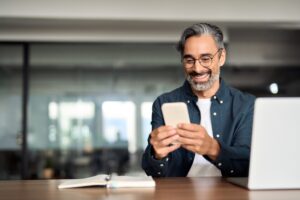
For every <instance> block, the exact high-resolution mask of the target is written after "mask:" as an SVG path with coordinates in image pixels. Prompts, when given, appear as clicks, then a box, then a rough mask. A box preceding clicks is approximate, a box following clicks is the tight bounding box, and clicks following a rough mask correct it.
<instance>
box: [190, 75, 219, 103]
mask: <svg viewBox="0 0 300 200" xmlns="http://www.w3.org/2000/svg"><path fill="white" fill-rule="evenodd" d="M219 87H220V81H219V80H217V81H215V82H214V84H213V86H212V87H211V88H210V89H208V90H205V91H196V90H194V89H192V90H193V93H194V94H195V95H196V96H197V97H198V98H199V99H208V98H211V97H212V96H214V95H215V94H216V93H217V91H218V89H219Z"/></svg>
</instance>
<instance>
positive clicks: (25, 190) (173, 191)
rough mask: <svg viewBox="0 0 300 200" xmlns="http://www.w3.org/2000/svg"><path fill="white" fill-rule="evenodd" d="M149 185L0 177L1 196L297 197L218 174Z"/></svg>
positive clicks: (67, 199)
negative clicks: (70, 185)
mask: <svg viewBox="0 0 300 200" xmlns="http://www.w3.org/2000/svg"><path fill="white" fill-rule="evenodd" d="M155 181H156V184H157V185H156V188H153V189H106V188H99V187H90V188H77V189H63V190H59V189H57V185H58V184H59V183H60V182H61V181H60V180H32V181H0V199H1V200H11V199H13V200H15V199H21V200H29V199H30V200H36V199H38V200H48V199H53V200H60V199H63V200H90V199H93V200H104V199H109V200H114V199H117V200H138V199H141V200H148V199H158V200H177V199H184V200H193V199H201V200H207V199H209V200H213V199H218V200H222V199H228V200H234V199H238V200H243V199H262V200H267V199H272V200H276V199H284V200H289V199H300V190H271V191H248V190H246V189H244V188H240V187H238V186H235V185H232V184H230V183H227V182H226V181H225V180H224V179H222V178H161V179H155Z"/></svg>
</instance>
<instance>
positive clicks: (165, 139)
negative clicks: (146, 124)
mask: <svg viewBox="0 0 300 200" xmlns="http://www.w3.org/2000/svg"><path fill="white" fill-rule="evenodd" d="M150 136H151V139H150V144H151V145H152V146H153V149H154V156H155V158H156V159H159V160H160V159H162V158H164V157H166V156H167V155H168V154H169V153H170V152H172V151H175V150H176V149H178V148H179V147H180V144H178V143H176V140H177V139H178V138H179V136H178V135H177V132H176V128H173V127H171V126H161V127H159V128H157V129H154V130H153V131H152V132H151V134H150Z"/></svg>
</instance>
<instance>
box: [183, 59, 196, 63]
mask: <svg viewBox="0 0 300 200" xmlns="http://www.w3.org/2000/svg"><path fill="white" fill-rule="evenodd" d="M185 62H186V63H188V64H193V63H194V59H191V58H190V59H186V60H185Z"/></svg>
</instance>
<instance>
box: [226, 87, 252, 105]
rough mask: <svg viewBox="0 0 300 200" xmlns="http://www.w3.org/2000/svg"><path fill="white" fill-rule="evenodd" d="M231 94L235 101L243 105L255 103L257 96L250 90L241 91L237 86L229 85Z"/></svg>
mask: <svg viewBox="0 0 300 200" xmlns="http://www.w3.org/2000/svg"><path fill="white" fill-rule="evenodd" d="M228 90H229V94H230V96H231V97H232V99H233V101H234V102H235V103H241V104H242V105H245V104H248V105H249V104H250V105H253V104H254V102H255V99H256V97H255V96H254V95H252V94H250V93H248V92H244V91H241V90H239V89H237V88H234V87H231V86H228Z"/></svg>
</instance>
